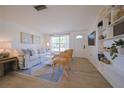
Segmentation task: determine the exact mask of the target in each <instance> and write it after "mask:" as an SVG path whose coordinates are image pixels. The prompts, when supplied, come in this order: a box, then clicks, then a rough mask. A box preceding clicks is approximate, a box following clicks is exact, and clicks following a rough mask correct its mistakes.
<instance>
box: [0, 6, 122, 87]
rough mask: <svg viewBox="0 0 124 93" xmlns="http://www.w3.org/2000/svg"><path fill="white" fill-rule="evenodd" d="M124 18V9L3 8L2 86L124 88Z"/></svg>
mask: <svg viewBox="0 0 124 93" xmlns="http://www.w3.org/2000/svg"><path fill="white" fill-rule="evenodd" d="M123 20H124V6H123V5H16V6H15V5H4V6H2V5H1V6H0V28H1V31H0V62H1V63H0V68H1V69H0V76H1V78H0V81H1V83H0V87H10V88H11V87H15V88H16V87H18V88H20V87H22V88H26V87H28V88H32V87H38V88H42V87H47V88H48V87H54V88H56V87H60V88H61V87H64V88H69V87H71V88H76V87H77V88H83V87H94V88H99V87H101V88H111V87H115V88H116V87H124V84H123V83H124V79H123V77H124V76H123V74H122V73H123V72H124V69H123V65H124V63H123V59H124V57H123V54H124V52H123V46H124V43H123V42H124V41H123V39H124V37H123V36H124V35H123V34H124V32H123V30H121V29H123V25H124V24H123ZM111 29H112V30H111ZM118 30H119V31H120V32H118V33H116V32H117V31H118ZM113 33H114V34H113ZM113 41H116V42H115V43H114V42H113ZM117 44H118V45H117ZM112 45H113V46H112ZM116 45H117V46H116ZM113 48H114V49H113ZM119 49H120V50H119ZM112 50H113V51H112ZM63 51H64V52H63ZM110 53H111V54H110ZM62 55H64V57H62ZM68 55H69V56H68ZM56 56H57V57H56ZM68 57H69V58H68ZM3 59H4V61H3ZM11 60H12V61H11ZM67 60H69V64H67V63H68V62H65V61H67ZM6 61H8V62H9V61H11V62H16V63H17V64H16V68H14V70H12V69H13V63H12V64H9V63H7V62H6ZM4 63H5V64H4ZM57 64H58V65H57ZM14 65H15V63H14ZM59 66H60V67H59ZM9 70H10V71H9ZM13 82H14V83H13Z"/></svg>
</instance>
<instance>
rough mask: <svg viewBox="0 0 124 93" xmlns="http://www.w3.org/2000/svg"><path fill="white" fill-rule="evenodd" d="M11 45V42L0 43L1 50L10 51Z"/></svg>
mask: <svg viewBox="0 0 124 93" xmlns="http://www.w3.org/2000/svg"><path fill="white" fill-rule="evenodd" d="M10 48H11V43H10V42H9V41H0V49H10Z"/></svg>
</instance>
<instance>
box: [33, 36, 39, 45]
mask: <svg viewBox="0 0 124 93" xmlns="http://www.w3.org/2000/svg"><path fill="white" fill-rule="evenodd" d="M33 44H40V36H36V35H33Z"/></svg>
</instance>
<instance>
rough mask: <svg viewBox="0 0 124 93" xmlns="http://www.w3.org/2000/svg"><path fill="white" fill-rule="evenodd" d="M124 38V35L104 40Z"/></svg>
mask: <svg viewBox="0 0 124 93" xmlns="http://www.w3.org/2000/svg"><path fill="white" fill-rule="evenodd" d="M123 37H124V34H123V35H119V36H114V37H112V38H107V39H104V40H112V39H119V38H123Z"/></svg>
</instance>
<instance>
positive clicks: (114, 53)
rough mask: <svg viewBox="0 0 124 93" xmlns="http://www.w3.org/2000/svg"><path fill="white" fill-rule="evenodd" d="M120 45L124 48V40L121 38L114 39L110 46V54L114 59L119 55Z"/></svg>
mask: <svg viewBox="0 0 124 93" xmlns="http://www.w3.org/2000/svg"><path fill="white" fill-rule="evenodd" d="M118 47H121V48H124V40H123V39H119V40H118V41H114V43H113V44H112V46H111V47H110V56H111V57H112V60H114V59H115V58H116V57H118V55H117V54H118Z"/></svg>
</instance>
